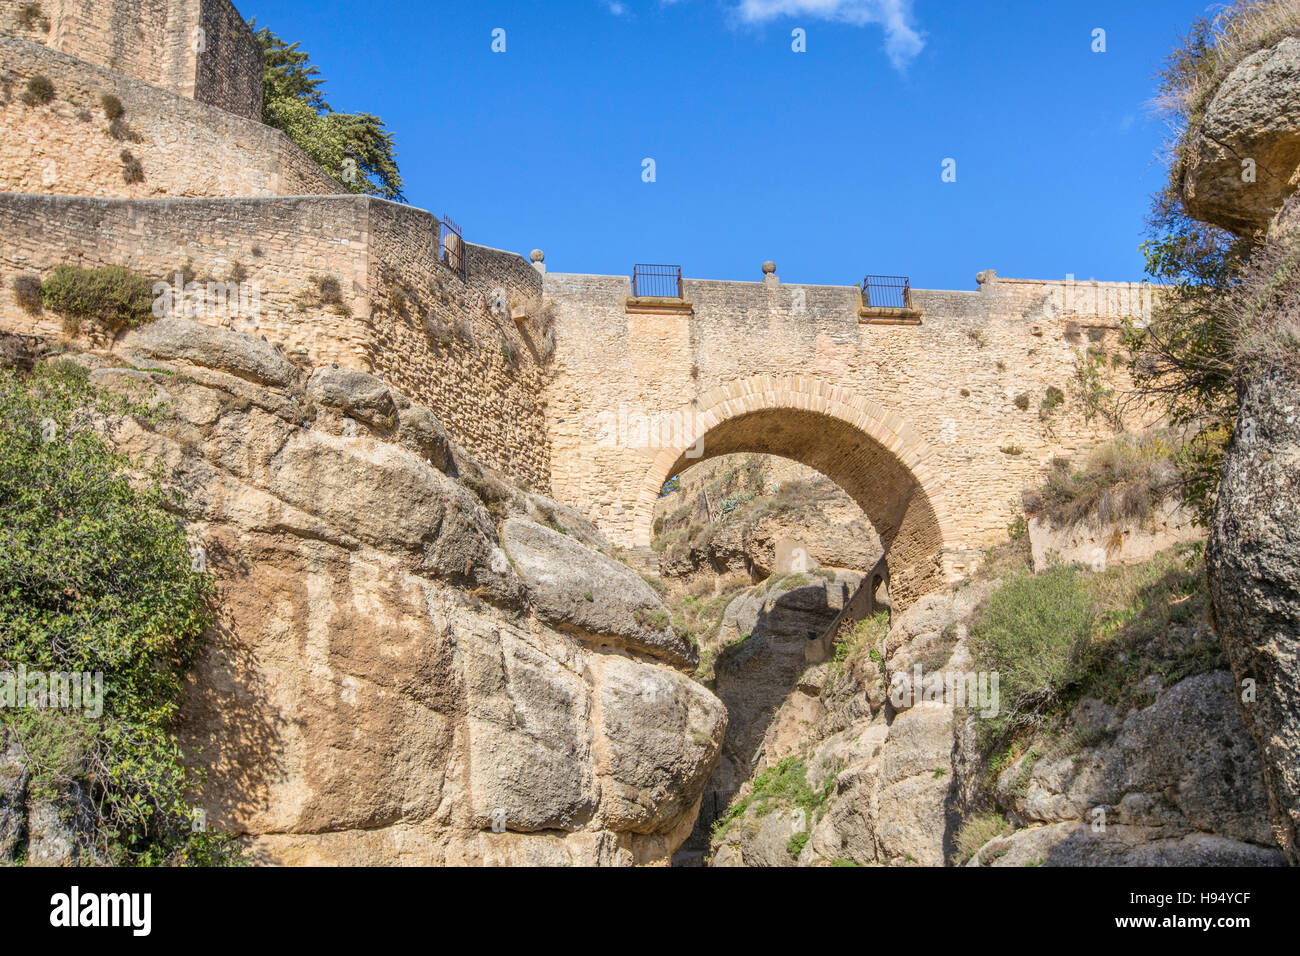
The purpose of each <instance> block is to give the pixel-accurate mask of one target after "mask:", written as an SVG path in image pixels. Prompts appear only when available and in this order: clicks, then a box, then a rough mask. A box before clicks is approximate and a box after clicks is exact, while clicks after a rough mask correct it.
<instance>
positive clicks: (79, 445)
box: [0, 360, 234, 864]
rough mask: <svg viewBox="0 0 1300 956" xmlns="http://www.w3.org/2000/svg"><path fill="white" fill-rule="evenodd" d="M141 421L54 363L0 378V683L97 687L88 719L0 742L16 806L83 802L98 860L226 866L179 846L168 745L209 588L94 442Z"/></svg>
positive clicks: (56, 720)
mask: <svg viewBox="0 0 1300 956" xmlns="http://www.w3.org/2000/svg"><path fill="white" fill-rule="evenodd" d="M147 413H148V412H147V410H146V409H143V408H140V407H134V406H130V405H127V404H126V403H124V402H122V401H121V400H117V399H111V398H109V397H108V396H106V395H104V394H102V393H98V392H96V391H95V390H94V389H92V387H91V386H90V385H89V384H88V381H87V375H86V372H85V370H84V369H82V368H81V367H80V366H78V365H76V364H74V363H72V362H70V361H67V360H61V361H58V362H55V363H53V364H51V365H45V366H38V367H37V369H36V370H35V371H34V372H33V373H32V374H31V375H30V376H28V377H25V378H24V377H22V376H20V375H19V374H17V373H15V372H12V371H8V370H3V371H0V510H2V511H3V512H4V515H5V520H4V522H3V523H0V671H12V670H14V669H15V668H17V667H18V666H19V665H22V666H24V667H25V668H26V669H27V670H28V671H29V672H31V671H41V672H45V673H65V674H83V673H85V674H95V673H102V675H103V685H102V686H103V702H102V712H101V713H98V714H95V713H94V712H93V710H89V709H87V708H84V707H83V708H82V709H81V710H69V709H55V708H53V707H43V708H42V707H37V708H15V709H3V710H0V731H3V736H5V737H7V738H8V739H9V740H11V741H14V740H16V741H17V743H18V744H19V746H20V747H21V748H22V751H23V752H24V761H25V763H26V767H27V771H28V773H29V774H30V779H29V782H28V795H29V799H31V798H36V799H50V800H53V801H55V802H56V805H60V806H61V807H62V809H63V810H64V811H70V810H71V809H72V808H74V807H75V806H76V801H75V799H74V798H73V797H71V796H70V794H75V793H77V792H78V791H80V792H81V793H84V794H88V795H89V800H88V801H82V805H81V806H80V809H78V810H77V811H76V812H77V813H80V814H86V813H88V814H89V815H90V816H91V818H92V819H91V821H90V825H89V827H87V830H88V833H86V834H84V835H85V836H86V838H87V839H90V840H93V842H94V844H95V846H96V849H97V851H98V853H97V855H98V856H99V857H100V858H101V859H105V860H108V861H112V862H115V863H119V864H164V863H165V864H185V863H193V864H206V863H218V862H226V861H230V860H232V859H233V858H234V851H233V850H232V846H231V844H230V842H229V841H228V840H226V839H224V838H222V837H219V836H215V835H209V834H207V833H204V832H192V831H193V830H194V829H195V828H194V827H193V826H192V821H193V819H194V816H193V812H192V810H191V808H190V806H189V804H188V802H187V799H186V794H187V793H188V792H189V790H190V788H191V787H192V786H193V785H194V784H195V783H196V778H195V776H194V775H193V774H192V773H190V772H189V771H187V770H186V769H185V767H184V766H183V765H182V762H181V753H180V750H179V748H178V746H177V742H176V738H175V736H174V734H173V731H172V723H173V720H174V719H175V716H176V713H177V709H178V706H179V702H180V699H181V691H182V684H183V680H184V676H185V673H186V671H187V670H188V669H189V667H190V665H191V663H192V662H193V660H194V658H195V655H196V653H197V651H198V650H199V647H200V639H201V635H202V634H203V633H204V630H205V627H206V626H207V624H208V622H209V612H208V607H207V605H208V599H209V597H210V596H211V594H212V584H211V580H210V578H209V577H208V576H207V575H206V574H205V573H202V572H201V571H197V570H194V562H193V559H192V557H191V553H190V546H189V544H188V543H187V541H186V537H185V533H184V531H183V530H182V529H181V527H180V526H179V525H178V523H177V521H176V519H175V518H174V517H173V514H172V510H173V508H174V504H173V503H172V502H171V501H170V500H169V499H168V497H167V496H166V495H165V494H164V493H163V491H161V490H160V488H159V486H158V484H157V482H156V481H153V480H141V479H138V478H137V479H135V480H133V479H132V477H131V466H130V463H129V462H128V461H127V460H126V459H125V458H123V457H122V456H120V455H118V454H116V453H115V452H114V451H113V450H112V449H111V448H110V447H109V445H108V444H107V442H106V441H105V440H104V438H102V437H101V434H100V428H97V427H96V426H97V425H99V426H101V427H102V426H103V424H104V423H106V422H107V423H111V422H112V421H113V420H114V419H116V418H119V417H121V416H124V415H146V414H147Z"/></svg>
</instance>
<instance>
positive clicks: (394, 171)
mask: <svg viewBox="0 0 1300 956" xmlns="http://www.w3.org/2000/svg"><path fill="white" fill-rule="evenodd" d="M252 26H253V28H254V35H255V36H256V38H257V41H258V43H259V44H261V47H262V57H263V88H262V122H263V123H266V124H267V125H268V126H274V127H275V128H276V129H278V130H281V131H282V132H284V133H285V135H287V136H288V137H289V138H290V139H291V140H293V141H294V143H296V144H297V145H298V147H299V148H300V149H302V151H303V152H304V153H306V154H307V155H308V156H310V157H311V158H312V159H313V160H314V161H315V162H316V163H317V164H318V165H319V166H320V167H321V168H322V169H324V170H325V171H326V172H328V173H329V174H330V175H331V176H333V177H334V178H335V179H336V180H338V182H339V184H340V185H341V186H342V187H343V188H344V189H345V190H347V191H348V192H354V193H363V194H365V195H370V196H380V197H382V198H384V199H392V200H396V201H398V202H401V201H404V200H405V196H404V195H403V194H402V177H401V174H400V172H399V171H398V168H397V160H396V156H395V151H396V146H395V144H394V142H393V136H392V134H391V133H390V132H388V130H387V128H386V127H385V126H384V121H383V120H381V119H380V118H379V117H378V116H375V115H373V114H371V113H336V112H335V111H334V110H333V108H331V107H330V105H329V103H328V102H327V101H326V100H325V95H324V93H323V92H322V91H321V87H322V86H323V85H324V83H325V80H324V79H322V78H321V76H320V71H319V70H318V69H317V67H316V66H314V65H313V64H312V63H311V58H310V56H309V55H308V54H307V53H306V51H304V50H300V49H299V48H298V44H297V43H285V42H284V41H283V40H281V39H280V38H279V37H278V36H276V35H275V34H274V33H272V32H271V31H270V29H269V28H267V27H262V28H261V29H260V30H258V29H257V28H256V27H257V23H256V21H253V23H252Z"/></svg>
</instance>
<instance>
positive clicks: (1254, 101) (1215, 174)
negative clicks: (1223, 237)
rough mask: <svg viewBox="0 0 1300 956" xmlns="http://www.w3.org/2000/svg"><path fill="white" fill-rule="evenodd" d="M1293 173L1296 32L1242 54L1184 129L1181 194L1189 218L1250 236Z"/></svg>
mask: <svg viewBox="0 0 1300 956" xmlns="http://www.w3.org/2000/svg"><path fill="white" fill-rule="evenodd" d="M1248 161H1251V162H1253V164H1254V165H1253V172H1254V175H1253V181H1252V177H1250V176H1248V175H1245V174H1246V171H1247V169H1248V168H1252V167H1248V166H1246V165H1245V164H1247V163H1248ZM1298 171H1300V38H1296V37H1287V38H1285V39H1283V40H1282V41H1281V42H1279V43H1277V44H1276V45H1274V46H1272V47H1269V48H1268V49H1265V50H1260V51H1259V52H1258V53H1255V54H1253V55H1252V56H1249V57H1247V58H1246V59H1245V60H1243V61H1242V62H1241V63H1240V64H1238V65H1237V67H1236V68H1235V69H1233V70H1232V72H1230V73H1229V74H1228V75H1227V76H1226V77H1225V78H1224V80H1223V82H1222V83H1221V84H1220V85H1219V88H1218V89H1217V90H1216V91H1215V93H1214V96H1213V97H1212V98H1211V100H1210V102H1209V104H1208V105H1207V107H1206V110H1205V115H1204V117H1203V118H1202V119H1201V122H1200V123H1199V124H1198V125H1197V126H1196V127H1194V128H1193V129H1192V130H1191V131H1190V132H1189V136H1188V158H1187V162H1186V166H1185V169H1184V171H1183V182H1182V192H1183V198H1184V200H1185V202H1186V205H1187V209H1188V211H1189V212H1190V213H1191V214H1192V216H1193V217H1195V218H1197V219H1201V220H1204V221H1205V222H1211V223H1214V224H1215V225H1218V226H1222V227H1223V228H1225V229H1229V230H1231V231H1232V232H1235V233H1238V234H1240V235H1250V234H1252V233H1254V232H1256V231H1258V230H1262V229H1265V228H1267V227H1268V225H1269V222H1270V220H1272V218H1273V216H1274V214H1275V213H1277V211H1278V209H1279V208H1280V207H1281V205H1282V203H1283V201H1284V200H1285V199H1286V198H1287V197H1288V196H1290V195H1291V194H1292V193H1293V192H1294V191H1295V189H1296V185H1297V172H1298Z"/></svg>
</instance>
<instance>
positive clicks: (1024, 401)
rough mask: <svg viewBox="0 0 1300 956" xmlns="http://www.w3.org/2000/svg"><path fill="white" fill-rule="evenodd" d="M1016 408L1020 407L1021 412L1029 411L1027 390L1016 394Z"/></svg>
mask: <svg viewBox="0 0 1300 956" xmlns="http://www.w3.org/2000/svg"><path fill="white" fill-rule="evenodd" d="M1016 408H1018V409H1020V410H1021V411H1022V412H1027V411H1029V393H1028V392H1021V393H1020V394H1019V395H1017V396H1016Z"/></svg>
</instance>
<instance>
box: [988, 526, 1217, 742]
mask: <svg viewBox="0 0 1300 956" xmlns="http://www.w3.org/2000/svg"><path fill="white" fill-rule="evenodd" d="M1206 608H1207V599H1206V585H1205V563H1204V558H1203V554H1202V549H1201V547H1200V546H1199V545H1198V546H1189V547H1187V548H1185V549H1180V550H1179V551H1176V552H1165V553H1164V554H1161V555H1158V556H1157V557H1155V558H1153V559H1152V560H1150V561H1148V562H1146V563H1144V564H1139V565H1133V566H1129V567H1115V568H1111V569H1108V570H1107V571H1105V572H1103V573H1101V574H1093V573H1090V572H1088V571H1085V570H1083V569H1080V568H1077V567H1057V568H1053V569H1051V570H1049V571H1047V572H1044V573H1042V574H1037V575H1035V574H1032V573H1029V572H1027V571H1023V572H1020V573H1016V574H1012V575H1011V576H1010V577H1009V578H1008V579H1007V580H1006V581H1005V582H1004V583H1003V584H1002V585H1001V586H1000V587H999V588H998V589H997V590H996V591H994V592H993V593H992V594H991V595H990V596H989V597H988V598H987V599H985V601H984V602H983V603H982V604H981V605H980V607H979V608H978V609H977V610H976V612H975V614H974V617H973V619H972V621H971V625H970V641H971V652H972V655H973V657H974V668H973V669H974V670H975V671H979V672H986V673H997V674H998V675H999V683H1000V688H999V696H1000V706H999V712H998V714H997V715H996V716H993V717H990V718H984V719H981V720H980V721H979V724H978V732H979V740H980V744H981V748H982V749H983V751H984V753H985V756H986V757H987V756H992V754H993V753H994V752H995V751H999V750H1002V751H1006V750H1010V751H1011V752H1012V753H1015V752H1017V743H1018V742H1023V741H1024V740H1026V739H1027V738H1028V737H1030V736H1032V735H1033V734H1034V733H1035V732H1036V731H1038V730H1040V729H1042V728H1050V727H1057V728H1058V729H1059V727H1060V725H1062V723H1063V722H1064V718H1065V716H1066V715H1067V714H1068V713H1069V711H1070V710H1071V709H1072V708H1073V707H1074V705H1075V704H1076V703H1078V701H1079V700H1080V699H1082V698H1084V697H1095V698H1098V699H1100V700H1103V701H1105V702H1106V703H1108V704H1111V705H1112V706H1119V707H1130V706H1133V705H1134V704H1135V703H1138V702H1140V700H1141V692H1140V687H1141V684H1142V682H1143V681H1144V680H1146V679H1147V678H1149V677H1151V676H1152V675H1155V676H1157V677H1159V678H1160V681H1161V683H1162V685H1163V686H1170V685H1172V684H1174V683H1176V682H1178V681H1180V680H1182V679H1183V678H1185V677H1190V676H1192V675H1194V674H1201V673H1205V672H1207V671H1211V670H1216V669H1220V668H1222V667H1223V666H1224V661H1223V657H1222V652H1221V649H1220V647H1219V640H1218V637H1217V636H1216V635H1215V633H1214V631H1213V630H1212V629H1211V628H1210V626H1209V623H1208V620H1207V617H1206Z"/></svg>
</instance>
